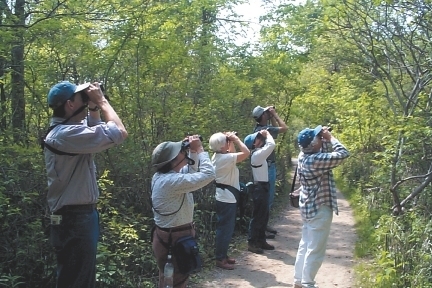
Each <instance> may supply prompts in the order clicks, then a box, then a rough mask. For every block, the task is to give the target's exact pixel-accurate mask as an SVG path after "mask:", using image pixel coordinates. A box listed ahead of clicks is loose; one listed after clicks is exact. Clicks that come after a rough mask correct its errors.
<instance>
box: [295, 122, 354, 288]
mask: <svg viewBox="0 0 432 288" xmlns="http://www.w3.org/2000/svg"><path fill="white" fill-rule="evenodd" d="M297 140H298V144H299V147H300V150H301V152H300V154H299V156H298V174H299V179H300V184H301V193H300V213H301V216H302V221H303V227H302V239H301V240H300V244H299V248H298V251H297V257H296V262H295V272H294V288H311V287H317V286H316V285H315V276H316V274H317V273H318V269H319V268H320V267H321V264H322V262H323V260H324V256H325V251H326V246H327V239H328V236H329V234H330V226H331V222H332V220H333V211H334V212H335V213H336V215H338V206H337V197H336V184H335V181H334V177H333V172H332V169H333V168H335V167H337V166H339V165H340V164H341V163H342V162H343V161H344V160H345V159H346V158H347V157H348V156H349V152H348V150H347V149H346V148H345V146H343V145H342V144H341V143H340V142H339V141H338V140H337V139H336V138H335V137H333V136H332V134H331V133H330V131H329V128H328V127H322V126H321V125H319V126H317V127H316V128H315V129H310V128H306V129H303V130H302V131H301V132H300V133H299V135H298V138H297Z"/></svg>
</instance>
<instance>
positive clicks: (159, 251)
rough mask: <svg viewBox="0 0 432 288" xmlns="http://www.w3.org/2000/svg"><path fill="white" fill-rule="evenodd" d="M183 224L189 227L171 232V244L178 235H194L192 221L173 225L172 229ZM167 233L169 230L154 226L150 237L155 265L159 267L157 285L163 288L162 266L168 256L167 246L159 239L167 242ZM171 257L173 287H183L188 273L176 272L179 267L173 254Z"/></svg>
mask: <svg viewBox="0 0 432 288" xmlns="http://www.w3.org/2000/svg"><path fill="white" fill-rule="evenodd" d="M183 226H189V227H190V229H188V230H184V231H178V232H171V244H172V245H174V243H175V242H176V240H177V239H178V238H180V237H183V236H189V235H192V236H194V237H195V228H194V226H193V224H192V223H190V224H186V225H182V226H178V227H173V228H172V229H177V228H180V227H183ZM169 234H170V233H169V232H166V231H163V230H160V229H159V228H158V227H156V229H155V231H154V234H153V239H152V242H153V243H152V245H153V253H154V255H155V258H156V262H157V266H158V269H159V286H158V287H159V288H163V278H164V277H163V270H164V266H165V263H166V261H167V257H168V249H167V247H165V245H164V244H162V243H161V240H162V241H163V242H164V243H166V244H168V243H169ZM172 259H173V265H174V288H185V287H186V284H187V282H188V279H189V275H188V274H181V273H178V271H179V269H178V266H177V261H176V259H175V257H174V255H172Z"/></svg>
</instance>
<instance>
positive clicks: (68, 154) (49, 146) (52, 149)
mask: <svg viewBox="0 0 432 288" xmlns="http://www.w3.org/2000/svg"><path fill="white" fill-rule="evenodd" d="M44 146H45V148H47V149H48V150H50V151H51V152H53V153H54V154H57V155H67V156H77V155H78V154H77V153H68V152H63V151H60V150H57V149H55V148H54V147H52V146H51V145H48V144H47V143H44Z"/></svg>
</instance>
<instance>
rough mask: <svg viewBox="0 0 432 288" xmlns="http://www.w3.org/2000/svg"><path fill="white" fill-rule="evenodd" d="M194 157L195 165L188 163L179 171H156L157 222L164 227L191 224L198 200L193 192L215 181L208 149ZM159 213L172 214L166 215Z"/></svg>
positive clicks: (154, 180)
mask: <svg viewBox="0 0 432 288" xmlns="http://www.w3.org/2000/svg"><path fill="white" fill-rule="evenodd" d="M190 158H191V159H193V160H195V166H191V165H186V166H185V167H183V168H182V169H181V170H180V171H179V173H177V172H175V171H173V170H172V171H170V172H168V173H160V172H156V173H155V174H154V175H153V179H152V204H153V212H154V220H155V224H156V225H157V226H159V227H161V228H172V227H177V226H180V225H184V224H188V223H191V222H192V221H193V212H194V199H193V194H192V193H189V192H193V191H196V190H198V189H200V188H203V187H204V186H206V185H207V184H209V183H210V182H212V181H213V180H215V177H216V174H215V170H214V168H213V165H212V163H211V161H210V158H209V155H208V153H207V152H201V153H199V154H196V153H191V154H190ZM198 163H199V167H198ZM198 168H199V171H198ZM177 210H178V211H177ZM176 211H177V212H176ZM174 212H175V213H174ZM159 213H160V214H171V215H165V216H164V215H160V214H159Z"/></svg>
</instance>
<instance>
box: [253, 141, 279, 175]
mask: <svg viewBox="0 0 432 288" xmlns="http://www.w3.org/2000/svg"><path fill="white" fill-rule="evenodd" d="M275 147H276V145H275V141H274V139H273V137H272V136H271V134H270V133H268V134H267V139H266V142H265V144H264V146H263V147H261V148H257V149H255V150H253V151H252V155H251V165H252V175H253V178H254V181H260V182H268V180H269V178H268V164H267V157H268V156H269V155H270V154H271V153H272V152H273V150H274V149H275ZM254 166H255V167H254ZM258 166H259V167H258Z"/></svg>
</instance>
